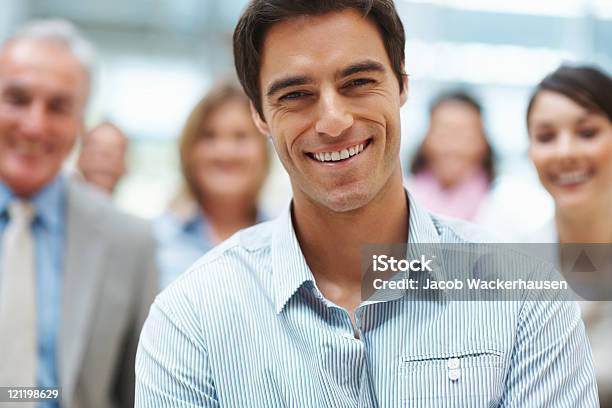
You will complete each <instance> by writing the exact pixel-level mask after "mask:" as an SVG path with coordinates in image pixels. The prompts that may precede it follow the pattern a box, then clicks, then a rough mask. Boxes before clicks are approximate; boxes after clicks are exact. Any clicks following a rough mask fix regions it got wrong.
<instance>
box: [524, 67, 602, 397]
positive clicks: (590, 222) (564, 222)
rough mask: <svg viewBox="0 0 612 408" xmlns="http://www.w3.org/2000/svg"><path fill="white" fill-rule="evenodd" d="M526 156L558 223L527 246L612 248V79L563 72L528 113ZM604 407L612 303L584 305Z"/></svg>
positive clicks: (593, 72)
mask: <svg viewBox="0 0 612 408" xmlns="http://www.w3.org/2000/svg"><path fill="white" fill-rule="evenodd" d="M527 126H528V131H529V157H530V158H531V160H532V161H533V164H534V165H535V167H536V169H537V171H538V175H539V178H540V181H541V182H542V185H543V186H544V188H546V190H547V191H548V192H549V193H550V195H551V196H552V197H553V199H554V202H555V215H554V218H553V219H551V220H549V221H548V222H546V223H545V224H544V225H542V226H541V227H540V228H538V229H537V230H536V231H532V233H531V234H530V236H529V240H530V241H532V242H540V243H561V244H565V243H584V244H588V243H612V79H611V78H610V76H609V75H608V74H607V73H604V72H602V71H600V70H598V69H596V68H593V67H588V66H579V67H569V66H561V67H560V68H558V69H557V70H556V71H555V72H553V73H551V74H550V75H548V76H547V77H546V78H544V79H543V80H542V81H541V82H540V84H539V85H538V86H537V87H536V89H535V91H534V93H533V96H532V97H531V100H530V101H529V105H528V108H527ZM581 306H582V312H583V319H584V321H585V324H586V328H587V334H588V336H589V340H590V342H591V347H592V350H593V357H594V358H593V361H594V365H595V371H596V374H597V380H598V387H599V392H600V401H601V404H602V406H603V407H612V365H611V364H610V362H612V345H611V343H610V339H611V338H612V307H611V302H581Z"/></svg>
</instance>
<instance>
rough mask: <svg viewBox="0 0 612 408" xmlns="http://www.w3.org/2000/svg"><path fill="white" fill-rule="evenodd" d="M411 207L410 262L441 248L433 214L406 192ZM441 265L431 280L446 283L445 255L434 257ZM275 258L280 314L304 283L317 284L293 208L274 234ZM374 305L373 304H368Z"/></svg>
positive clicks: (390, 297) (396, 295)
mask: <svg viewBox="0 0 612 408" xmlns="http://www.w3.org/2000/svg"><path fill="white" fill-rule="evenodd" d="M406 197H407V200H408V206H409V211H410V212H409V221H408V225H409V228H408V254H407V256H408V259H417V258H420V256H421V254H422V253H424V252H425V251H427V252H428V253H429V252H431V251H432V248H433V250H436V248H440V245H432V244H439V243H440V241H441V240H440V231H438V229H437V228H436V226H435V225H434V222H433V220H432V218H431V216H430V214H429V213H428V212H427V211H426V210H425V209H424V208H423V207H421V206H420V205H418V204H417V203H416V202H415V201H414V199H413V198H412V196H411V195H410V193H408V192H406ZM433 255H434V256H435V257H436V259H439V260H440V262H439V263H438V265H436V266H437V267H435V268H433V272H431V274H432V275H433V276H432V278H433V279H435V280H442V279H444V276H445V272H444V265H443V264H442V263H441V260H442V259H443V257H442V254H441V253H440V254H437V255H436V254H433ZM271 258H272V285H273V298H274V304H275V308H276V312H277V313H280V312H281V311H282V310H283V308H284V307H285V305H286V304H287V302H288V301H289V300H290V299H291V298H292V297H293V296H294V295H295V293H296V292H297V291H298V289H300V287H301V286H302V285H303V284H304V282H312V283H313V284H314V276H313V274H312V271H311V270H310V268H309V267H308V264H307V263H306V259H305V258H304V254H303V253H302V249H301V248H300V243H299V241H298V239H297V236H296V235H295V230H294V228H293V220H292V217H291V207H289V208H288V209H287V210H286V211H285V212H283V213H282V214H281V216H280V217H279V218H277V220H276V224H275V230H274V233H273V236H272V242H271ZM402 296H403V292H402V291H399V290H395V291H392V293H389V294H387V295H385V296H384V301H389V300H393V299H397V298H399V297H402ZM368 303H372V302H370V301H369V302H368Z"/></svg>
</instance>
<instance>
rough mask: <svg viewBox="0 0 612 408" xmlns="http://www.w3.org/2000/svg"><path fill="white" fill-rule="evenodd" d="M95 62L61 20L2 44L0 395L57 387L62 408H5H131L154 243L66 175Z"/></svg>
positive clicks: (56, 403) (0, 400)
mask: <svg viewBox="0 0 612 408" xmlns="http://www.w3.org/2000/svg"><path fill="white" fill-rule="evenodd" d="M92 56H93V51H92V48H91V46H90V45H89V43H88V42H86V41H85V40H84V39H83V38H82V37H81V36H80V35H79V33H78V31H77V30H76V28H75V27H73V26H72V25H71V24H70V23H68V22H65V21H57V20H52V21H38V22H33V23H31V24H29V25H28V26H26V27H24V28H23V29H22V30H20V31H19V32H18V33H16V34H15V35H13V36H12V37H11V38H10V39H9V40H8V41H7V42H6V43H4V44H2V45H1V46H0V387H53V388H55V387H59V388H61V398H60V399H59V400H53V401H51V400H49V401H43V402H41V404H40V405H34V403H29V402H24V401H19V402H18V403H15V404H14V405H13V404H11V405H9V406H24V407H25V406H28V407H31V406H37V407H45V408H58V407H63V408H66V407H70V408H79V407H98V408H106V407H109V408H110V407H131V406H133V405H134V370H133V367H134V361H135V358H136V346H137V344H138V336H139V334H140V329H141V327H142V324H143V322H144V318H145V317H146V313H147V312H148V309H149V306H150V304H151V302H152V301H153V296H154V294H155V292H156V287H157V276H156V275H157V274H156V273H155V267H154V255H153V252H154V244H153V237H152V234H151V232H150V228H149V227H148V226H147V224H146V223H144V222H143V221H141V220H137V219H134V218H132V217H130V216H127V215H124V214H121V213H119V212H117V211H116V210H115V209H113V207H112V205H111V204H110V202H109V201H108V200H107V199H106V198H105V197H103V196H102V195H100V194H98V193H96V192H94V191H92V190H90V189H88V188H87V187H86V186H85V185H84V184H82V183H80V182H78V181H76V180H71V179H69V178H68V177H66V176H64V175H63V174H62V172H61V169H62V167H63V164H64V162H65V160H66V158H67V156H68V154H69V153H70V152H71V150H72V147H73V145H74V143H75V141H76V139H77V137H78V135H79V133H80V132H81V131H82V129H83V122H84V116H85V110H86V105H87V99H88V96H89V89H90V75H91V69H92V61H93V58H92ZM5 390H6V389H5ZM5 398H6V395H2V396H0V405H2V406H3V407H4V406H5V405H4V404H6V403H8V400H7V399H5Z"/></svg>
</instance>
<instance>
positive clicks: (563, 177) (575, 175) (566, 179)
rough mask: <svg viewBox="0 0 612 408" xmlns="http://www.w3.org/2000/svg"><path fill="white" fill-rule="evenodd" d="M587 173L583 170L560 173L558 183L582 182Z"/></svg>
mask: <svg viewBox="0 0 612 408" xmlns="http://www.w3.org/2000/svg"><path fill="white" fill-rule="evenodd" d="M588 177H589V176H588V174H587V173H586V172H584V171H573V172H570V173H562V174H559V177H558V182H559V184H562V185H563V184H576V183H582V182H583V181H585V180H587V179H588Z"/></svg>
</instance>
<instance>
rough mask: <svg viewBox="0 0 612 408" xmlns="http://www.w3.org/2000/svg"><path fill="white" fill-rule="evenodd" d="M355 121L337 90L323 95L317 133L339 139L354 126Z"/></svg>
mask: <svg viewBox="0 0 612 408" xmlns="http://www.w3.org/2000/svg"><path fill="white" fill-rule="evenodd" d="M353 121H354V120H353V115H352V114H351V113H350V112H349V110H348V107H347V104H346V101H344V98H343V97H342V95H339V94H338V92H337V91H335V90H327V91H325V92H323V93H322V94H321V97H320V101H319V118H318V120H317V123H316V124H315V130H316V131H317V133H320V134H326V135H328V136H332V137H337V136H340V135H341V134H342V133H343V132H344V131H345V130H347V129H348V128H350V127H351V126H353Z"/></svg>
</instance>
